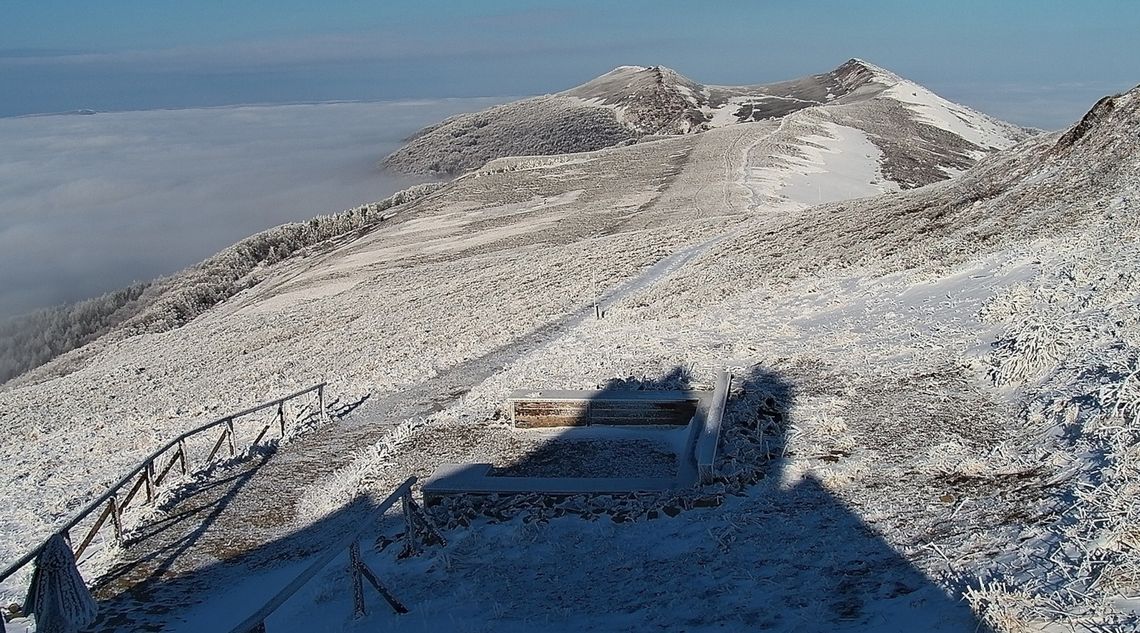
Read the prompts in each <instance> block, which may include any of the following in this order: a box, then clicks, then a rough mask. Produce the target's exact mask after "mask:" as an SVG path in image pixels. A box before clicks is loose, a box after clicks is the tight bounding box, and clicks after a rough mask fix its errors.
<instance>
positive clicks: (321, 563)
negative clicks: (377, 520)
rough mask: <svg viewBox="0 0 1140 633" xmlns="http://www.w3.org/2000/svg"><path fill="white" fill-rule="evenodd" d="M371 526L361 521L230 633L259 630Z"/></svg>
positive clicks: (382, 508)
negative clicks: (352, 530) (278, 609)
mask: <svg viewBox="0 0 1140 633" xmlns="http://www.w3.org/2000/svg"><path fill="white" fill-rule="evenodd" d="M415 483H416V478H415V477H409V478H408V479H407V481H405V482H404V483H402V484H400V485H399V487H397V488H396V489H395V490H393V491H392V494H390V495H388V498H387V499H384V500H383V501H381V502H380V504H379V505H377V506H376V508H375V509H373V510H372V511H371V513H370V514H372V515H378V514H383V513H384V512H387V511H388V508H391V507H392V506H393V505H395V504H396V501H398V500H400V499H402V498H403V497H404V496H405V495H408V494H411V491H412V485H413V484H415ZM369 527H371V526H370V525H369V523H368V522H367V521H363V522H361V526H360V527H359V528H357V529H356V531H354V532H352V533H350V534H348V535H346V536H345V537H344V538H342V539H341V540H340V541H339V542H338V543H337V544H336V545H333V546H332V547H329V548H328V549H327V550H326V551H325V552H324V553H323V554H321V555H320V557H319V558H317V560H315V561H313V563H312V564H311V565H309V566H308V567H306V568H305V570H304V571H302V572H301V573H300V574H298V575H297V577H296V578H294V579H293V580H292V582H290V583H289V584H288V585H286V586H285V588H284V589H282V590H281V591H278V592H277V594H276V595H274V596H273V597H272V598H270V599H269V601H268V602H266V603H265V604H264V605H262V607H261V608H260V609H258V610H257V612H256V613H254V614H253V615H251V616H249V617H248V618H246V619H244V620H242V622H241V624H239V625H237V626H235V627H234V628H233V629H231V630H230V633H250V632H251V631H255V630H258V627H259V626H260V625H261V624H262V623H264V622H265V619H266V618H268V617H269V616H270V614H272V613H273V612H274V611H276V610H277V608H278V607H280V606H281V605H283V604H285V601H286V600H288V599H289V598H291V597H293V594H295V593H297V591H299V590H300V589H301V587H304V586H305V583H307V582H309V581H310V580H311V579H312V578H313V576H315V575H317V572H319V571H321V570H322V569H324V568H325V567H327V566H328V564H329V563H330V562H332V559H334V558H336V557H337V556H338V555H339V554H342V553H344V551H345V550H347V549H348V548H349V547H350V546H351V545H352V544H353V543H355V542H356V540H357V539H358V538H360V535H361V534H362V533H363V532H364V531H365V530H366V529H368V528H369Z"/></svg>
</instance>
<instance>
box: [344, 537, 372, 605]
mask: <svg viewBox="0 0 1140 633" xmlns="http://www.w3.org/2000/svg"><path fill="white" fill-rule="evenodd" d="M363 566H364V563H361V562H360V541H353V542H352V545H349V546H348V569H349V574H350V575H351V576H352V617H354V618H359V617H360V616H362V615H367V614H368V609H366V608H365V606H364V582H363V575H362V574H361V573H360V571H361V567H363Z"/></svg>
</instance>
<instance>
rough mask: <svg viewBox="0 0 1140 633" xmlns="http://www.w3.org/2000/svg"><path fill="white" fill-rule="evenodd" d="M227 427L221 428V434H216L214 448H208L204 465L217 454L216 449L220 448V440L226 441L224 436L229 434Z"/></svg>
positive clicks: (207, 464)
mask: <svg viewBox="0 0 1140 633" xmlns="http://www.w3.org/2000/svg"><path fill="white" fill-rule="evenodd" d="M229 432H230V431H229V429H222V434H221V435H219V436H218V441H217V442H214V448H212V449H210V455H209V456H208V457H206V466H209V465H210V462H212V461H214V455H217V454H218V450H219V449H221V448H222V442H225V441H226V436H228V435H229Z"/></svg>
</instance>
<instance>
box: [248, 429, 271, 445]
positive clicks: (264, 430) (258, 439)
mask: <svg viewBox="0 0 1140 633" xmlns="http://www.w3.org/2000/svg"><path fill="white" fill-rule="evenodd" d="M269 427H270V425H269V424H266V425H265V426H264V427H263V428H262V429H261V432H260V433H258V434H257V437H255V438H253V443H252V444H250V446H257V443H258V442H260V441H261V438H263V437H265V434H266V433H268V432H269Z"/></svg>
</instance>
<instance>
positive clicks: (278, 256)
mask: <svg viewBox="0 0 1140 633" xmlns="http://www.w3.org/2000/svg"><path fill="white" fill-rule="evenodd" d="M439 186H440V185H439V184H425V185H416V186H415V187H411V188H409V189H405V190H404V191H400V192H397V193H395V194H393V195H392V196H391V197H389V198H387V199H385V200H382V201H380V202H376V203H371V204H366V205H362V206H359V207H356V208H354V209H349V210H347V211H343V212H341V213H335V214H331V215H323V216H317V217H315V218H313V219H311V220H309V221H308V222H295V223H290V224H283V225H281V226H278V227H275V228H272V229H269V230H267V231H263V232H261V233H258V234H256V235H253V236H250V237H248V238H246V239H244V240H242V241H240V242H238V243H237V244H234V245H233V246H231V247H230V248H228V249H226V250H224V251H222V252H221V253H218V254H217V255H215V256H213V257H211V258H209V259H207V260H206V261H204V262H202V263H201V264H198V265H196V266H193V267H191V268H188V269H186V270H184V271H182V272H181V273H178V274H176V275H172V276H170V277H165V278H162V279H158V280H155V281H151V282H146V283H141V284H136V285H134V286H131V287H129V288H126V289H124V290H119V291H115V292H110V293H107V294H105V295H103V296H101V297H97V298H95V299H89V300H86V301H81V302H79V303H76V304H72V305H64V306H60V307H57V308H49V309H45V310H38V311H36V312H33V313H31V314H27V315H24V316H20V317H13V318H11V319H8V320H6V321H3V322H0V382H3V381H5V380H9V379H11V378H12V377H14V376H18V375H20V374H23V373H24V372H27V371H28V370H31V369H33V368H36V367H39V366H40V365H43V364H44V363H46V362H48V361H50V360H52V359H53V358H55V357H56V356H59V355H60V354H63V353H64V352H69V351H71V350H73V349H76V348H78V347H81V346H83V345H86V344H87V343H90V342H92V341H95V340H97V339H99V338H100V337H102V336H104V335H107V334H112V333H113V334H115V335H118V336H130V335H133V334H137V333H140V332H165V331H166V330H170V329H174V328H177V327H179V326H181V325H183V324H185V323H186V322H188V321H190V320H191V319H193V318H194V317H196V316H198V315H199V314H201V313H203V312H205V311H206V310H209V309H210V308H211V307H213V306H214V305H216V304H218V303H220V302H221V301H224V300H226V299H228V298H229V297H231V296H233V295H234V294H235V293H237V292H239V291H241V290H243V289H245V288H249V287H252V286H254V285H256V284H257V283H258V282H259V281H260V280H261V278H260V277H259V276H258V274H257V271H258V269H259V268H263V267H265V266H270V265H273V264H276V263H277V262H280V261H282V260H284V259H286V258H288V257H290V256H292V255H293V254H294V253H297V252H298V251H300V250H301V249H304V248H306V247H310V246H313V245H316V244H320V243H323V242H327V241H328V240H330V239H333V238H336V237H340V236H346V237H351V236H353V235H355V232H358V231H365V232H366V231H368V230H370V229H371V227H373V226H374V225H376V224H377V223H378V222H381V221H383V220H384V219H385V217H386V216H385V215H384V212H385V211H387V210H388V209H390V208H392V207H393V206H396V205H399V204H404V203H406V202H409V201H411V200H415V199H416V198H419V197H421V196H425V195H428V194H430V193H432V192H433V191H435V190H436V189H438V188H439ZM67 371H69V369H68V366H66V365H64V366H56V367H52V368H50V369H47V370H44V372H46V375H49V376H50V375H53V374H54V373H66V372H67ZM43 375H44V373H43V372H41V373H38V374H36V376H28V377H27V379H29V380H39V379H42V376H43Z"/></svg>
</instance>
